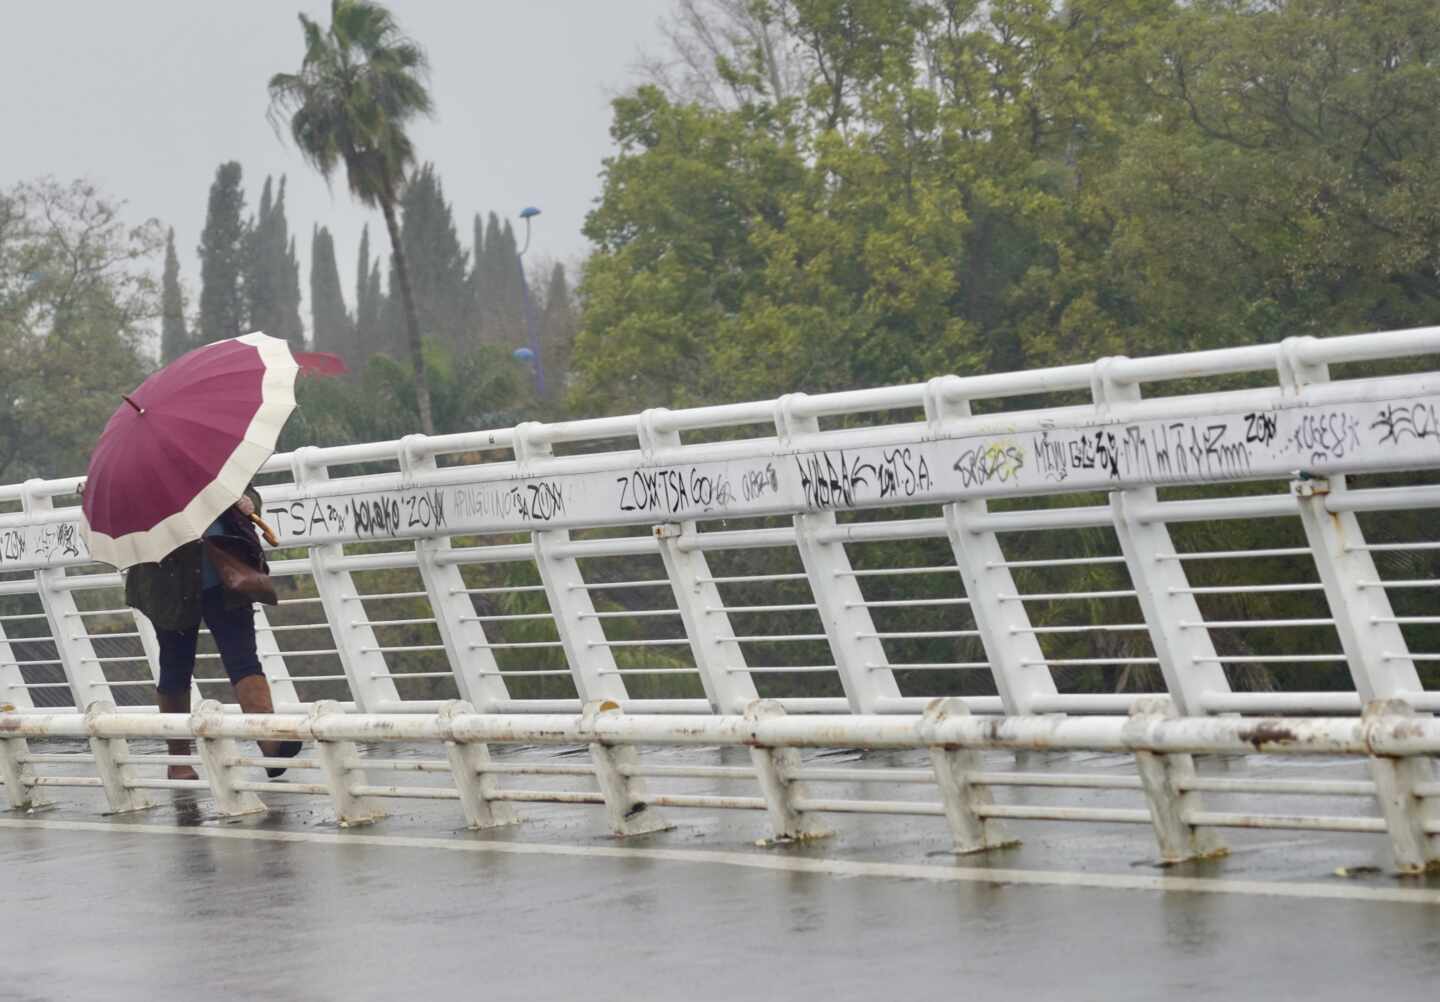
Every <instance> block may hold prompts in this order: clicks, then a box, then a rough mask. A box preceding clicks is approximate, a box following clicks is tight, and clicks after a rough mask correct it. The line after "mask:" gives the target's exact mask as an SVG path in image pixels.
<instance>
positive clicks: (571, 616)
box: [515, 421, 627, 703]
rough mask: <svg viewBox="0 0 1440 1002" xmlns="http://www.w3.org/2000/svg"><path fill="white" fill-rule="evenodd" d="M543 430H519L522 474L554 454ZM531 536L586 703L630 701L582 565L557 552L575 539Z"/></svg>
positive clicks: (555, 532)
mask: <svg viewBox="0 0 1440 1002" xmlns="http://www.w3.org/2000/svg"><path fill="white" fill-rule="evenodd" d="M541 427H543V426H542V425H540V424H539V423H537V422H533V421H532V422H526V423H525V424H522V425H520V426H519V427H517V428H516V429H515V459H516V461H517V462H518V463H519V465H520V467H521V468H522V469H528V468H530V467H531V464H533V463H534V462H535V460H537V459H543V458H544V457H546V456H549V455H550V454H551V448H550V446H549V444H548V443H546V442H544V441H543V440H541V439H540V437H539V436H538V435H537V434H536V432H538V431H539V430H540V428H541ZM530 536H531V539H532V540H533V543H534V546H535V566H536V567H537V568H538V570H539V571H540V583H541V584H542V585H544V587H545V597H546V598H547V599H548V600H549V602H550V612H551V614H552V615H553V616H554V617H555V629H556V631H557V632H558V633H559V634H560V643H561V644H562V645H563V650H564V651H565V658H566V660H567V661H568V662H569V666H570V674H571V676H572V677H573V678H574V680H575V691H576V692H578V693H579V694H580V700H581V702H585V703H588V702H593V701H596V700H607V699H609V700H617V701H620V700H624V699H626V698H627V696H626V692H625V683H624V682H623V681H622V679H621V677H620V676H619V675H617V674H615V668H616V664H615V656H614V654H613V653H611V650H610V647H609V645H608V644H607V643H606V637H605V628H604V627H603V626H601V625H600V622H601V621H600V620H599V619H597V618H596V617H595V605H594V603H593V602H592V601H591V599H590V592H589V590H588V589H586V588H585V587H584V584H585V578H584V576H583V575H582V574H581V573H580V564H579V562H578V561H577V560H576V559H575V558H574V557H567V556H564V555H562V554H560V553H558V552H557V548H559V547H561V546H564V544H566V543H568V542H569V541H570V533H569V532H568V531H566V530H565V529H537V530H535V531H534V532H532V533H531V534H530Z"/></svg>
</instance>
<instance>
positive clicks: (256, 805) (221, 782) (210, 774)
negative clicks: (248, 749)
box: [190, 699, 265, 816]
mask: <svg viewBox="0 0 1440 1002" xmlns="http://www.w3.org/2000/svg"><path fill="white" fill-rule="evenodd" d="M224 719H225V707H224V705H223V704H222V703H221V702H220V701H219V700H217V699H207V700H204V701H202V702H201V703H200V705H199V706H197V707H196V708H195V711H194V712H193V713H191V714H190V729H191V730H192V731H194V732H195V738H196V741H195V744H196V747H197V748H199V751H200V764H201V765H202V766H203V767H204V769H205V778H206V779H207V780H209V781H210V792H211V794H213V795H214V797H215V807H216V810H217V811H218V812H219V813H220V814H223V815H226V816H234V815H238V814H260V813H263V812H264V810H265V804H264V803H262V802H261V800H260V798H259V797H257V796H255V794H254V793H251V792H250V791H249V790H237V789H235V782H236V780H238V779H241V778H242V776H241V771H240V770H241V766H238V765H234V764H233V763H234V761H235V760H236V759H238V758H239V757H240V747H239V745H238V744H236V742H235V739H234V738H226V737H207V736H206V735H207V734H209V733H212V732H214V731H218V730H219V726H220V723H221V722H222V721H223V720H224Z"/></svg>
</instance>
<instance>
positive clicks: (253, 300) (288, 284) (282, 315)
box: [244, 176, 305, 349]
mask: <svg viewBox="0 0 1440 1002" xmlns="http://www.w3.org/2000/svg"><path fill="white" fill-rule="evenodd" d="M244 289H245V305H246V321H247V322H246V326H247V327H248V328H249V329H250V330H259V331H264V332H265V333H266V334H269V335H270V336H271V337H278V338H281V339H282V340H285V341H288V342H289V343H290V345H291V347H293V348H297V349H298V348H303V347H304V345H305V326H304V324H303V323H302V322H301V320H300V262H299V260H298V259H297V258H296V256H295V241H294V239H293V238H292V237H291V236H290V226H289V223H288V222H287V221H286V219H285V178H284V177H283V176H282V177H281V178H280V190H279V193H278V194H275V195H274V196H273V198H272V187H271V180H270V178H269V177H266V178H265V185H264V187H263V188H262V189H261V191H260V206H259V209H258V210H257V213H256V216H255V218H254V219H253V220H251V222H250V225H249V227H248V232H247V234H246V240H245V275H244Z"/></svg>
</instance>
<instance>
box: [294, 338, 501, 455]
mask: <svg viewBox="0 0 1440 1002" xmlns="http://www.w3.org/2000/svg"><path fill="white" fill-rule="evenodd" d="M425 347H426V366H427V370H426V371H427V374H428V376H429V380H430V387H429V389H430V393H431V396H432V398H433V400H434V404H435V419H436V430H437V431H438V432H439V433H441V434H445V433H448V432H458V431H474V430H475V429H477V428H499V427H506V426H509V425H513V424H516V423H517V422H519V421H520V420H522V419H523V418H522V416H521V414H520V412H519V410H518V409H517V408H518V406H519V403H520V401H522V399H523V397H522V395H521V393H520V383H519V379H518V377H519V375H520V373H519V370H518V369H517V368H516V366H514V365H513V364H511V363H510V360H509V358H508V357H506V355H505V354H504V353H502V352H500V351H499V350H498V349H494V348H488V347H475V348H471V349H470V350H469V351H467V352H464V353H460V354H456V353H454V352H452V351H451V350H450V348H449V346H448V345H445V344H443V343H441V342H436V341H427V342H426V346H425ZM355 375H356V377H357V378H356V379H353V380H342V379H328V378H313V377H302V378H301V380H300V381H299V382H298V383H297V384H296V400H297V401H298V403H299V407H298V409H297V410H296V412H295V414H294V415H293V416H292V417H291V419H290V421H289V422H288V423H287V424H286V426H285V430H284V432H283V433H282V436H281V439H280V444H279V446H278V448H279V449H280V450H281V451H285V450H287V449H294V448H298V447H299V446H302V445H322V446H325V445H349V444H352V443H355V442H383V441H387V440H391V439H398V438H402V437H404V436H405V435H409V434H411V433H413V432H414V430H415V422H414V414H415V389H414V385H413V383H411V382H410V380H409V377H408V376H407V375H406V369H405V368H404V367H403V366H402V365H401V363H399V362H397V361H396V360H394V359H392V358H390V357H389V356H388V355H373V356H371V357H370V358H369V359H368V361H367V362H366V364H365V365H363V366H361V367H359V368H358V369H357V370H355Z"/></svg>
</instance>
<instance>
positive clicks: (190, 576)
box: [125, 484, 269, 630]
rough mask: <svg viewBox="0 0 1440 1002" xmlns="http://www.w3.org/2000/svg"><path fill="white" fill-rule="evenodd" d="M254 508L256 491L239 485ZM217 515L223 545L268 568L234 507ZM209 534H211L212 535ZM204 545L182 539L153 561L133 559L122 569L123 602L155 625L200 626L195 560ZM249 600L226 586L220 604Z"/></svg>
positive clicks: (200, 557) (249, 528)
mask: <svg viewBox="0 0 1440 1002" xmlns="http://www.w3.org/2000/svg"><path fill="white" fill-rule="evenodd" d="M245 496H246V497H248V498H249V499H250V502H251V504H253V505H254V506H255V510H256V511H257V512H258V511H259V510H260V494H259V492H257V491H256V490H255V487H254V485H253V484H252V485H251V486H249V487H246V488H245ZM220 518H221V519H222V520H223V522H224V525H225V544H226V548H227V549H231V550H232V551H233V552H234V553H235V554H236V555H237V556H240V557H242V558H244V560H245V561H246V563H248V564H250V566H252V567H256V568H258V569H260V570H261V571H268V570H269V567H268V565H267V564H266V563H265V553H264V551H263V550H262V549H261V548H260V536H259V534H258V533H257V532H256V531H255V526H254V525H252V524H251V522H250V520H249V519H248V518H246V517H245V516H244V515H241V514H240V512H239V511H237V510H236V509H235V508H234V506H231V507H229V508H226V509H225V511H224V513H223V514H221V516H220ZM212 538H214V537H212ZM203 559H204V550H203V548H202V544H201V541H200V540H198V539H197V540H194V541H193V542H189V543H185V544H184V545H182V546H180V547H178V548H176V549H175V550H172V551H171V552H170V553H169V554H168V555H166V557H165V559H164V560H161V561H159V562H158V563H149V564H136V565H135V566H134V567H131V568H130V569H129V570H128V571H126V572H125V604H126V605H128V606H130V607H131V608H134V609H139V610H140V611H141V612H143V613H144V614H145V616H146V618H147V619H149V620H150V622H151V623H153V624H154V625H155V628H156V629H157V630H188V629H191V628H193V627H196V626H199V625H200V580H201V576H200V575H201V569H200V562H201V560H203ZM251 601H252V600H251V599H250V598H248V597H246V596H244V595H238V594H235V593H233V592H229V591H227V592H226V593H225V604H226V605H233V606H244V605H249V604H250V603H251Z"/></svg>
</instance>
